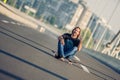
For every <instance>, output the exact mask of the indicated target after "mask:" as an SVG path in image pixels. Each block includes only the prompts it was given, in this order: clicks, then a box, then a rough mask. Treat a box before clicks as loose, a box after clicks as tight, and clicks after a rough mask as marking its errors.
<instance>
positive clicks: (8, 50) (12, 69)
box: [0, 14, 120, 80]
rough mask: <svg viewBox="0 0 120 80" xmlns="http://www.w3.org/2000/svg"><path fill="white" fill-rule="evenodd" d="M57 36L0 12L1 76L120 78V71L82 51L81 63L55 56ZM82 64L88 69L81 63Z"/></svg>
mask: <svg viewBox="0 0 120 80" xmlns="http://www.w3.org/2000/svg"><path fill="white" fill-rule="evenodd" d="M56 49H57V36H55V35H54V34H53V33H51V32H50V31H48V30H46V31H45V32H44V33H40V32H38V31H37V30H34V29H31V28H29V27H26V26H24V25H23V24H21V23H18V22H16V21H13V20H12V19H9V18H7V17H5V16H3V15H1V14H0V80H120V75H119V74H118V73H116V72H115V71H113V70H112V69H111V68H109V67H107V66H105V65H104V64H102V63H100V62H98V61H97V60H95V59H94V58H92V57H90V56H89V55H88V54H86V53H85V52H83V51H80V52H79V53H77V57H79V58H80V60H81V64H73V65H70V64H67V63H65V62H62V61H60V60H57V59H55V58H54V53H53V52H52V50H56ZM81 65H82V66H85V67H86V68H87V69H88V70H89V73H88V72H86V71H85V70H84V69H83V68H82V66H81Z"/></svg>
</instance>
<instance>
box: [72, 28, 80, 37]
mask: <svg viewBox="0 0 120 80" xmlns="http://www.w3.org/2000/svg"><path fill="white" fill-rule="evenodd" d="M72 34H73V35H76V36H78V35H79V34H80V29H79V28H75V29H74V30H73V32H72Z"/></svg>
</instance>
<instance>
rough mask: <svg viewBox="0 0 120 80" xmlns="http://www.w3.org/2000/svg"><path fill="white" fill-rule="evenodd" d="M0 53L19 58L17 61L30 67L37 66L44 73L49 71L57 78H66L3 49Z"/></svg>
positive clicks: (64, 79)
mask: <svg viewBox="0 0 120 80" xmlns="http://www.w3.org/2000/svg"><path fill="white" fill-rule="evenodd" d="M0 53H2V54H5V55H7V56H10V57H12V58H14V59H17V60H19V61H21V62H23V63H26V64H28V65H30V66H32V67H35V68H37V69H39V70H42V71H44V72H46V73H49V74H51V75H53V76H55V77H57V78H59V79H62V80H68V79H67V78H65V77H63V76H60V75H58V74H56V73H54V72H52V71H49V70H47V69H45V68H43V67H40V66H38V65H35V64H33V63H31V62H29V61H26V60H24V59H22V58H20V57H17V56H15V55H12V54H11V53H8V52H5V51H3V50H0Z"/></svg>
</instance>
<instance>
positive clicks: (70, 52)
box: [58, 39, 77, 58]
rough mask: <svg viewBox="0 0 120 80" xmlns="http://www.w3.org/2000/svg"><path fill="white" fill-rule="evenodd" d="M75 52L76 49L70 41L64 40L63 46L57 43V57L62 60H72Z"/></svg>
mask: <svg viewBox="0 0 120 80" xmlns="http://www.w3.org/2000/svg"><path fill="white" fill-rule="evenodd" d="M76 52H77V47H75V46H74V45H73V42H72V41H71V40H69V39H68V40H66V41H65V45H63V44H61V42H60V41H58V56H59V57H64V58H72V57H73V56H74V55H75V53H76Z"/></svg>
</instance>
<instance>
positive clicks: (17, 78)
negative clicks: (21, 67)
mask: <svg viewBox="0 0 120 80" xmlns="http://www.w3.org/2000/svg"><path fill="white" fill-rule="evenodd" d="M0 73H2V74H3V75H6V76H9V77H11V78H13V79H15V80H24V79H23V78H20V77H18V76H16V75H14V74H12V73H10V72H7V71H5V70H2V69H0Z"/></svg>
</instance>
